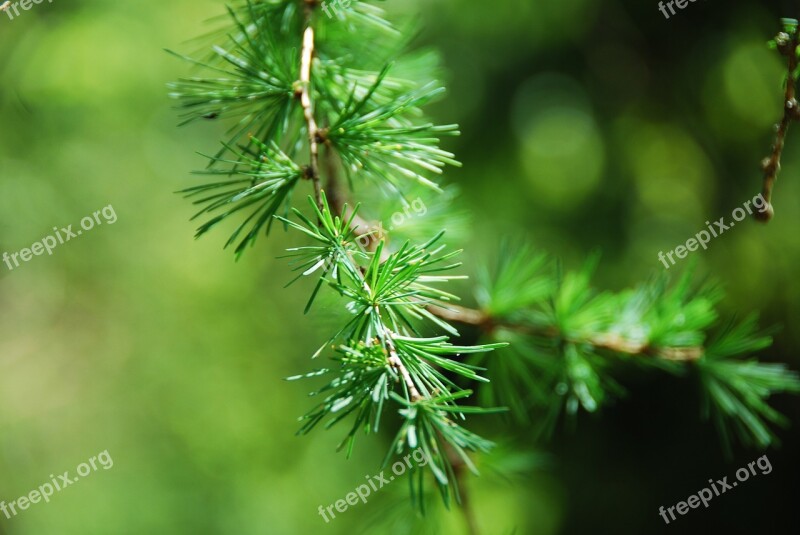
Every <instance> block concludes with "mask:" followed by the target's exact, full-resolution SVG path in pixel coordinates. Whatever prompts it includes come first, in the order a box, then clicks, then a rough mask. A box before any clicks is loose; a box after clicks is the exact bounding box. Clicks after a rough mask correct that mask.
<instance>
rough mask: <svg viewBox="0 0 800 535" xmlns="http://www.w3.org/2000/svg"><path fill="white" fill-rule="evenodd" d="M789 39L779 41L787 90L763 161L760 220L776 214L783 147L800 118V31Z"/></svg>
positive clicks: (758, 217)
mask: <svg viewBox="0 0 800 535" xmlns="http://www.w3.org/2000/svg"><path fill="white" fill-rule="evenodd" d="M780 37H781V36H779V38H780ZM786 37H788V41H785V42H782V43H781V42H779V43H778V50H779V51H780V53H781V54H782V55H783V56H785V57H786V58H787V60H786V67H787V71H788V72H787V75H786V90H785V93H784V99H783V118H781V122H780V123H778V125H777V130H776V133H775V143H774V144H773V145H772V154H770V155H769V156H768V157H767V158H764V160H763V161H762V162H761V168H762V169H763V170H764V184H763V187H762V190H761V196H762V197H763V198H764V200H765V201H766V203H767V209H766V210H764V211H763V212H756V214H755V217H756V218H757V219H759V220H760V221H764V222H767V221H769V220H770V219H772V216H773V215H775V211H774V209H773V208H772V189H773V187H774V186H775V181H776V180H777V179H778V173H779V172H780V170H781V155H782V154H783V147H784V144H785V143H786V134H787V133H788V131H789V125H790V124H791V122H792V121H796V120H798V119H800V110H798V107H797V106H798V103H797V100H796V99H795V84H796V80H795V71H796V70H797V46H798V44H800V43H798V32H797V31H795V32H794V34H792V36H791V37H789V36H788V35H786Z"/></svg>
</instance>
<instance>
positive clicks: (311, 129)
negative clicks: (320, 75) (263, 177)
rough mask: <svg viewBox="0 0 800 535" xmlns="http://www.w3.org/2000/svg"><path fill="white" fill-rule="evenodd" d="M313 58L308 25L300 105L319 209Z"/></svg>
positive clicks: (304, 38)
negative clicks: (312, 93)
mask: <svg viewBox="0 0 800 535" xmlns="http://www.w3.org/2000/svg"><path fill="white" fill-rule="evenodd" d="M313 58H314V28H312V27H311V25H309V26H308V27H307V28H306V31H305V32H304V33H303V51H302V55H301V63H300V105H301V106H302V107H303V116H304V117H305V120H306V125H307V129H308V147H309V151H310V153H311V158H310V161H309V167H308V173H307V174H308V178H309V179H311V181H312V182H313V184H314V200H315V201H316V203H317V206H318V207H319V209H320V210H322V208H323V204H322V185H321V181H320V176H319V141H320V138H321V136H320V130H319V128H318V127H317V120H316V119H315V118H314V105H313V103H312V101H311V62H312V60H313Z"/></svg>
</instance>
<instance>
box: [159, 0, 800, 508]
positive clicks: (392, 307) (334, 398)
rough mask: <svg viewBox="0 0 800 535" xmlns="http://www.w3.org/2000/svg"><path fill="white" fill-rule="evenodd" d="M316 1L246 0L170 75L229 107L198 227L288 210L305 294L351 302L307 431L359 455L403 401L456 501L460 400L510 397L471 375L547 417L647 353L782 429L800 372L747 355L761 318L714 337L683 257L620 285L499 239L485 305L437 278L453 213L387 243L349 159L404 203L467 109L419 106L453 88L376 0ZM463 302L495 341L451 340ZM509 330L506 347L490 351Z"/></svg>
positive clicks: (195, 107) (724, 425)
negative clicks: (363, 212) (456, 114)
mask: <svg viewBox="0 0 800 535" xmlns="http://www.w3.org/2000/svg"><path fill="white" fill-rule="evenodd" d="M319 7H320V6H317V5H315V4H314V3H313V2H312V3H307V2H301V1H300V0H282V1H278V0H274V1H255V0H247V1H245V2H240V3H238V4H236V5H234V6H233V7H232V8H230V10H229V15H230V20H231V22H230V25H229V26H228V28H227V29H226V30H225V31H223V32H215V33H212V35H211V36H209V37H210V38H211V39H223V40H224V44H223V45H216V46H213V47H212V52H213V53H212V54H211V55H210V57H209V58H208V59H206V60H203V61H195V60H191V61H192V62H193V63H195V64H197V65H199V66H200V67H201V68H203V69H205V70H206V71H208V72H209V73H211V74H213V77H210V78H206V77H194V78H187V79H183V80H181V81H179V82H178V83H176V84H174V85H173V86H172V89H173V91H172V95H173V96H174V97H175V98H177V99H179V101H180V102H181V106H182V108H183V110H184V117H185V119H186V122H189V121H193V120H196V119H199V118H206V119H216V118H220V119H223V120H226V121H229V122H231V123H232V126H231V128H230V130H229V132H228V137H229V139H228V141H227V143H225V144H224V145H223V147H224V148H223V150H222V151H220V152H219V153H218V154H217V155H216V156H213V157H212V158H211V163H210V165H209V168H208V169H207V170H206V171H204V172H202V174H203V175H215V176H223V177H227V178H226V179H220V178H216V179H215V181H214V182H210V183H206V184H202V185H199V186H194V187H192V188H188V189H187V190H185V191H184V193H185V194H186V195H187V196H188V197H190V198H192V199H193V200H194V203H195V204H197V205H199V206H200V207H201V209H200V211H199V212H198V214H197V216H196V217H199V216H205V215H211V216H212V217H211V219H209V220H208V221H206V222H205V223H204V224H203V225H202V226H201V227H200V228H199V229H198V232H197V235H198V236H201V235H204V234H205V233H207V232H208V231H209V230H210V229H211V228H213V227H215V226H217V225H218V224H220V223H222V222H223V221H225V220H227V219H228V218H229V217H230V218H231V219H234V217H232V216H235V217H239V218H241V217H243V216H244V220H243V221H242V220H241V219H240V220H239V223H238V226H237V227H235V230H234V231H233V233H232V235H231V236H230V238H229V239H228V241H227V243H226V247H227V246H230V245H233V244H234V243H236V244H237V245H236V247H235V252H236V254H237V255H239V254H241V253H242V252H243V251H244V249H245V248H246V247H247V246H248V245H252V244H253V243H254V242H255V240H256V238H257V236H258V235H259V234H260V233H262V232H264V233H266V232H268V231H269V229H270V225H271V223H272V222H273V221H281V222H282V223H283V225H284V227H285V228H288V229H291V230H293V231H295V236H297V238H298V239H302V240H304V243H302V244H299V245H298V246H295V247H292V248H290V249H289V250H288V255H287V256H288V257H289V258H291V264H292V267H293V269H294V270H295V271H296V272H298V274H297V276H296V278H295V279H294V280H295V281H296V280H299V279H309V280H311V281H313V283H314V284H313V290H312V291H311V295H310V298H309V300H308V302H307V304H306V308H305V311H306V312H308V311H309V310H310V308H311V307H312V306H313V305H314V303H315V301H316V299H317V298H318V296H319V294H320V292H321V291H323V289H325V290H327V291H329V292H330V293H331V294H332V295H334V296H336V297H338V299H339V303H340V304H342V306H341V310H340V312H341V318H340V319H341V323H340V324H339V326H338V327H337V329H336V330H335V332H333V333H332V334H331V335H330V336H329V337H327V338H326V340H325V341H324V343H323V344H322V345H321V346H320V348H319V349H318V350H317V351H316V353H315V354H314V355H313V356H314V357H317V356H319V355H322V354H323V353H324V354H326V355H328V356H330V358H331V361H332V363H333V365H331V366H329V367H326V368H323V369H320V370H318V371H315V372H311V373H308V374H305V375H298V376H295V377H292V378H291V379H301V378H303V379H311V380H314V379H317V378H323V377H324V378H325V379H326V380H327V382H325V383H324V384H322V385H321V386H320V387H319V388H318V389H317V390H315V391H313V392H312V396H313V397H315V398H317V399H319V400H320V401H319V402H318V403H317V404H316V405H315V406H314V407H313V408H312V409H311V410H310V411H309V412H307V413H306V414H305V416H303V417H302V418H301V422H302V423H301V428H300V431H299V432H300V433H303V434H305V433H308V432H310V431H311V430H312V429H314V428H315V427H317V426H318V425H320V424H322V423H323V422H325V423H324V426H325V427H326V428H331V427H333V426H336V425H337V424H340V423H342V422H344V421H346V420H347V421H349V422H350V423H349V429H348V431H347V432H346V434H345V436H344V440H343V441H342V443H341V446H340V448H343V449H346V450H347V453H348V455H351V454H352V452H353V448H354V444H355V436H356V434H357V433H358V432H359V431H360V430H362V431H364V432H365V433H366V434H370V433H375V432H378V430H379V429H380V427H381V425H383V426H384V427H385V426H386V425H387V424H386V421H387V415H390V416H389V417H388V418H389V423H388V425H391V426H395V427H397V429H398V431H397V434H396V437H395V439H394V442H393V444H392V447H391V449H390V452H389V455H390V456H391V455H394V454H402V453H403V452H404V451H411V450H414V449H416V448H421V449H422V450H423V451H424V452H425V454H426V455H427V457H428V459H429V462H428V463H427V467H428V470H429V471H430V472H431V473H432V476H433V480H434V481H435V484H436V485H437V488H438V490H439V492H440V494H441V496H442V497H443V498H444V501H445V503H449V502H450V500H451V499H452V498H455V499H456V500H457V501H458V500H459V494H458V492H459V491H458V488H459V485H458V481H457V479H458V477H459V473H458V472H459V471H460V467H461V466H466V467H467V468H469V469H471V470H473V471H477V470H476V465H475V463H474V461H473V459H472V458H471V456H470V454H475V453H482V452H487V451H488V450H489V449H490V448H491V446H492V443H491V442H490V441H488V440H486V439H484V438H481V437H479V436H478V435H476V434H474V433H473V432H471V431H469V430H467V429H466V428H465V427H464V426H463V425H462V424H464V422H465V421H466V417H467V415H473V414H486V413H492V412H497V411H499V410H502V409H485V408H479V407H473V406H467V405H464V404H462V402H463V401H464V400H465V399H466V398H468V397H470V396H471V395H472V388H471V386H472V385H473V384H474V385H479V386H478V387H479V388H480V390H481V393H480V396H481V399H482V400H483V401H484V402H485V405H487V406H492V405H495V404H498V405H503V406H507V407H509V408H510V409H511V410H512V412H513V414H514V415H515V417H517V418H518V419H520V420H524V421H528V419H529V418H531V417H532V416H535V417H536V419H537V423H538V425H539V426H540V428H541V429H544V430H547V431H552V429H553V428H554V426H555V424H556V423H557V421H558V419H559V417H560V415H561V414H566V415H567V416H569V417H575V416H576V415H577V414H578V412H579V411H580V409H583V410H584V411H587V412H596V411H599V410H600V409H601V408H603V407H604V406H606V405H608V404H609V403H610V402H611V401H613V400H614V399H615V398H617V397H619V396H620V395H622V394H623V393H624V390H623V388H622V386H621V385H620V384H619V383H618V380H617V377H616V376H615V375H616V372H617V371H618V370H619V369H620V368H621V367H623V366H633V365H638V366H644V367H647V368H652V369H656V370H665V371H667V372H670V373H683V372H685V371H687V370H689V369H693V370H696V371H697V372H698V373H699V374H700V376H701V378H702V381H701V383H702V385H703V387H704V392H705V393H706V396H707V403H706V414H707V415H708V416H710V417H712V418H713V419H714V421H715V422H716V423H717V425H718V427H719V428H720V431H721V432H722V434H723V437H724V438H725V439H726V443H727V439H728V437H729V436H730V435H731V433H730V429H731V428H732V429H734V430H735V431H736V432H737V433H738V435H739V437H740V438H741V440H742V441H743V442H745V443H753V444H755V445H756V446H759V447H766V446H767V445H769V444H770V443H772V442H773V440H774V436H773V435H772V433H771V431H770V429H769V427H768V425H769V424H770V423H772V424H775V423H778V424H779V423H782V418H781V417H780V415H778V414H777V413H776V412H775V411H774V410H773V409H771V408H770V407H769V406H768V405H767V400H768V398H769V396H770V395H771V394H773V393H778V392H797V391H800V381H798V379H797V377H796V376H795V375H794V374H791V373H788V372H787V371H786V370H785V369H784V368H783V367H781V366H777V365H765V364H759V363H757V362H755V361H752V360H741V358H742V357H744V358H748V357H749V355H750V354H751V353H753V352H755V351H758V350H760V349H763V348H764V347H766V346H767V345H768V344H769V341H770V340H769V338H768V337H764V336H761V335H757V334H755V331H754V321H753V320H748V321H747V322H745V323H744V324H742V325H741V326H739V327H732V328H728V329H725V330H723V331H722V332H721V333H720V334H719V336H718V337H717V338H716V339H715V340H714V341H713V342H712V343H710V344H708V345H704V344H705V341H706V338H707V333H708V330H709V329H710V328H711V327H712V326H713V325H714V324H715V322H716V320H717V312H716V310H715V308H714V307H715V305H716V304H717V302H718V301H719V299H720V298H721V294H720V292H719V291H718V290H717V289H716V288H715V287H713V286H709V285H706V286H703V287H700V288H699V289H698V288H695V286H694V285H693V284H692V282H691V277H690V273H687V274H686V275H685V276H684V277H682V278H681V279H680V280H679V281H677V283H676V284H675V285H673V286H669V285H668V284H667V281H666V280H665V279H664V278H658V279H654V280H652V281H650V282H648V283H647V284H644V285H641V286H640V287H638V288H636V289H634V290H628V291H623V292H620V293H617V294H614V293H611V292H597V291H596V290H595V289H594V288H593V287H592V286H591V277H592V273H593V271H594V268H595V266H596V264H597V258H596V257H595V258H593V259H592V260H590V261H589V262H587V264H586V265H585V266H584V267H583V268H582V269H579V270H577V271H570V272H567V273H563V272H562V270H561V268H560V266H559V265H558V264H557V263H555V262H551V261H550V260H549V259H548V258H547V257H545V256H544V255H540V254H536V253H534V252H533V250H532V249H531V248H530V247H528V246H525V245H520V246H510V245H505V246H504V247H503V249H502V250H501V252H500V254H499V255H498V257H497V258H498V260H497V262H496V265H494V266H492V267H491V268H490V269H489V268H487V269H484V270H483V271H482V272H481V274H480V277H479V285H478V289H477V291H476V296H477V300H478V303H479V305H480V310H476V311H469V310H467V311H464V310H463V309H460V308H459V307H457V306H456V305H455V303H456V302H457V301H458V297H457V296H456V295H454V294H453V293H451V292H449V291H447V290H445V289H444V285H445V284H447V283H449V282H451V281H453V280H455V279H463V278H464V277H462V276H458V275H454V274H452V271H453V270H454V269H456V268H458V267H459V266H460V264H459V263H458V262H456V261H455V257H456V256H457V255H458V254H459V251H458V250H450V249H448V247H447V246H446V245H445V244H444V243H443V239H444V230H442V229H436V232H433V233H432V237H429V236H428V237H426V239H423V240H419V241H401V242H399V243H392V244H390V243H389V242H388V240H387V238H386V236H384V235H382V233H380V232H375V231H374V230H373V229H372V228H371V226H365V223H364V221H363V220H362V219H361V218H360V216H359V214H358V212H359V207H358V206H356V207H355V208H354V209H350V208H349V207H348V206H347V204H346V203H345V202H343V198H344V196H345V195H346V192H344V191H342V190H341V189H340V187H339V184H338V181H337V177H338V176H339V175H340V174H345V175H346V176H347V177H348V182H349V185H350V190H351V191H350V193H353V192H358V193H360V194H361V195H362V198H364V197H369V195H370V188H371V189H372V190H377V191H380V192H381V193H382V195H384V197H383V198H382V200H383V201H384V202H385V200H387V199H388V200H393V201H395V202H396V203H397V204H398V205H399V206H407V205H408V195H409V193H411V192H414V191H417V189H415V188H418V187H419V186H423V187H424V188H427V189H429V190H433V191H436V192H441V191H442V189H441V187H440V186H439V185H438V183H437V182H436V181H435V180H434V179H435V177H436V176H438V175H439V174H441V173H442V170H443V168H445V167H446V166H447V165H452V166H457V165H459V163H458V161H457V160H456V159H455V156H454V155H453V154H451V153H450V152H448V151H446V150H443V149H442V148H440V139H439V138H440V137H441V136H448V135H457V134H458V128H457V126H456V125H444V126H437V125H435V124H434V123H433V122H432V121H430V120H429V119H427V118H426V117H425V114H424V111H423V109H424V107H425V106H426V105H427V104H429V103H430V102H431V101H433V100H434V99H436V98H439V97H440V96H441V95H442V94H443V91H444V89H443V88H442V87H441V85H440V84H438V83H437V82H435V81H433V80H432V79H431V77H432V76H433V74H434V72H435V70H436V64H437V58H436V56H435V55H434V54H431V53H427V52H423V53H414V54H407V53H405V52H404V50H405V46H406V44H407V42H406V39H405V38H404V37H403V36H404V35H409V34H410V33H411V32H407V31H399V30H398V29H397V28H395V27H394V26H392V25H391V24H390V23H389V22H387V21H386V19H385V18H384V16H383V12H382V11H381V10H380V9H379V8H377V7H375V6H373V5H371V4H368V3H366V2H360V1H359V2H353V3H352V5H351V6H350V7H349V8H346V9H345V8H340V9H339V11H338V12H337V14H336V16H335V17H333V18H328V17H326V16H320V11H319ZM308 58H313V59H312V60H311V63H310V64H309V63H308V61H306V59H308ZM220 76H221V77H220ZM248 134H249V135H248ZM245 136H247V141H246V142H244V138H245ZM317 146H322V147H323V150H322V156H323V157H324V158H326V159H325V160H324V161H322V162H321V161H320V151H318V150H317ZM226 153H228V154H230V156H228V157H225V155H226ZM321 169H324V171H320V170H321ZM326 178H327V181H324V179H326ZM303 181H308V182H309V183H310V184H313V187H314V196H313V197H309V209H308V210H307V211H303V210H299V209H298V208H296V207H294V206H292V203H291V201H292V193H293V192H294V189H295V188H297V187H298V186H299V185H300V183H302V182H303ZM323 182H324V183H323ZM326 191H327V194H326ZM289 208H291V210H290V209H289ZM445 214H447V212H445ZM365 235H370V236H372V238H374V240H371V242H372V244H371V245H370V247H363V246H362V245H361V244H359V243H358V241H359V239H360V238H362V237H363V236H365ZM292 282H294V281H292ZM456 321H462V322H463V323H466V324H471V325H472V326H473V327H475V328H477V329H478V330H480V331H481V335H482V336H484V337H485V338H487V339H488V340H487V342H486V343H483V344H478V345H468V344H464V345H456V344H454V343H453V339H454V338H456V337H460V336H461V334H460V332H459V331H458V330H457V329H456V328H455V326H454V325H453V323H455V322H456ZM509 342H511V343H512V348H510V349H506V350H504V351H503V352H501V353H500V354H496V355H492V356H491V357H488V356H487V354H488V353H490V352H492V351H494V350H496V349H501V348H505V346H507V345H508V343H509ZM470 355H471V356H470ZM389 458H390V457H387V462H388V461H389ZM412 472H413V473H412V476H411V487H412V496H413V498H414V501H415V503H417V504H418V505H419V506H422V504H423V503H424V499H423V497H424V496H425V495H426V494H425V490H424V488H423V483H424V481H425V477H424V475H423V473H422V471H418V470H413V471H412Z"/></svg>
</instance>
